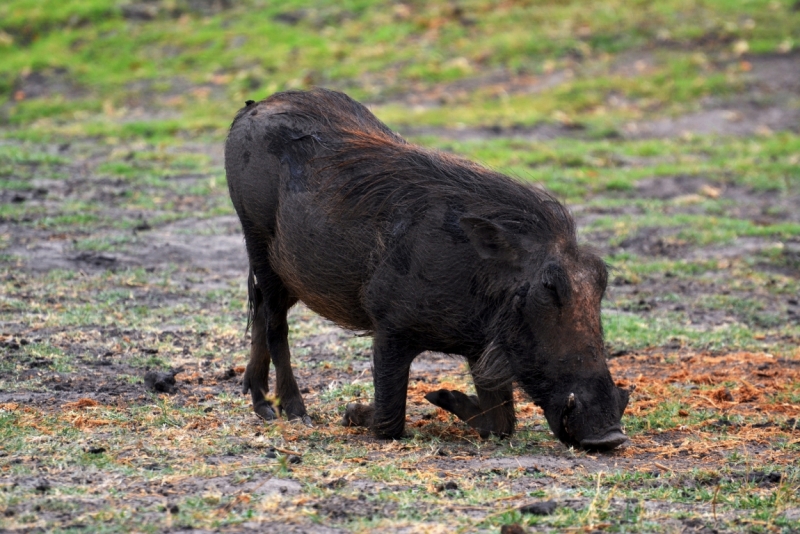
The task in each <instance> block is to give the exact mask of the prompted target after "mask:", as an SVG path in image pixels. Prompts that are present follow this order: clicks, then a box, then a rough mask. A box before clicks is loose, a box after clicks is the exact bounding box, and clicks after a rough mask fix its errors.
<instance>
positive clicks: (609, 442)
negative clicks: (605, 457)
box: [580, 426, 628, 451]
mask: <svg viewBox="0 0 800 534" xmlns="http://www.w3.org/2000/svg"><path fill="white" fill-rule="evenodd" d="M626 441H628V436H626V435H625V434H623V433H622V429H621V428H620V427H618V426H615V427H611V428H609V429H608V430H606V431H605V432H602V433H600V434H599V435H598V436H592V437H588V438H584V439H582V440H581V443H580V445H581V447H582V448H584V449H592V450H598V451H607V450H611V449H615V448H617V447H619V446H620V445H622V444H623V443H625V442H626Z"/></svg>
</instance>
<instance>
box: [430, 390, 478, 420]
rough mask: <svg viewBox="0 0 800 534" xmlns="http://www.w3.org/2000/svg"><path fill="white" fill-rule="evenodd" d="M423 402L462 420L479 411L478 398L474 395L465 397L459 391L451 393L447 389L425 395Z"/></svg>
mask: <svg viewBox="0 0 800 534" xmlns="http://www.w3.org/2000/svg"><path fill="white" fill-rule="evenodd" d="M425 400H426V401H428V402H430V403H431V404H433V405H435V406H438V407H439V408H441V409H442V410H447V411H448V412H450V413H453V414H455V415H457V416H458V417H460V418H461V419H464V420H467V419H469V417H470V416H471V415H474V414H473V413H471V412H473V411H479V410H480V408H479V406H478V397H476V396H475V395H465V394H464V393H461V392H460V391H451V390H449V389H440V390H438V391H431V392H430V393H428V394H427V395H425ZM468 422H469V421H468Z"/></svg>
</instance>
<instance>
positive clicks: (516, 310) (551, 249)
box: [461, 218, 628, 449]
mask: <svg viewBox="0 0 800 534" xmlns="http://www.w3.org/2000/svg"><path fill="white" fill-rule="evenodd" d="M461 225H462V228H464V230H465V232H466V233H467V235H468V236H469V237H470V240H471V241H472V243H473V245H474V246H475V247H476V248H477V249H478V252H479V253H480V255H481V256H482V257H483V258H484V259H491V260H493V262H492V264H493V269H494V270H495V271H496V274H495V275H494V276H495V278H494V282H493V283H494V284H497V285H498V286H499V287H502V286H504V290H503V293H504V294H505V295H506V298H505V302H504V304H503V306H502V308H503V309H502V311H501V312H500V313H499V314H498V318H497V320H496V322H495V324H494V335H495V336H496V337H495V339H496V340H497V344H498V345H500V347H499V348H501V351H502V353H504V354H505V357H506V358H507V359H508V362H507V366H506V368H507V369H508V368H510V371H511V372H510V373H509V374H510V375H513V379H514V380H516V381H517V382H518V383H519V384H520V385H521V386H522V388H523V389H524V390H525V392H526V393H528V395H530V396H531V398H532V399H533V400H534V402H536V404H537V405H539V406H541V407H542V408H543V409H544V413H545V417H546V418H547V421H548V423H549V424H550V428H551V429H552V430H553V432H554V433H555V435H556V436H557V437H558V439H560V440H561V441H563V442H564V443H566V444H569V445H576V446H580V447H583V448H586V449H612V448H614V447H617V446H618V445H620V444H622V443H623V442H625V441H626V440H627V438H626V436H625V434H623V432H622V428H621V425H620V420H621V417H622V413H623V412H624V411H625V407H626V406H627V405H628V392H627V391H625V390H622V389H620V388H618V387H617V386H616V385H615V384H614V381H613V380H612V379H611V374H610V373H609V371H608V366H607V365H606V359H605V350H604V343H603V328H602V325H601V319H600V302H601V300H602V298H603V294H604V293H605V289H606V284H607V281H608V272H607V269H606V265H605V263H604V262H603V261H602V260H601V259H600V258H599V257H598V256H597V255H596V254H595V253H593V252H592V251H590V250H587V249H585V248H582V247H578V246H577V245H576V244H575V241H574V239H564V240H561V241H556V242H555V243H554V242H552V241H550V242H549V243H546V244H542V243H541V241H533V240H531V239H529V238H527V237H526V236H525V234H522V233H520V232H517V233H512V232H511V231H509V230H508V229H507V228H504V227H503V226H502V225H500V224H497V223H495V222H493V221H489V220H486V219H479V218H465V219H462V222H461ZM497 356H499V355H497V353H496V352H495V357H497ZM492 365H496V362H495V363H494V364H487V365H486V368H487V369H488V368H491V367H492Z"/></svg>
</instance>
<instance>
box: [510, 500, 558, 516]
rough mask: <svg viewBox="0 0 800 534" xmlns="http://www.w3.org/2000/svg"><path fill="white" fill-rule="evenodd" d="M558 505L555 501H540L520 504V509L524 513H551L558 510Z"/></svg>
mask: <svg viewBox="0 0 800 534" xmlns="http://www.w3.org/2000/svg"><path fill="white" fill-rule="evenodd" d="M557 506H558V505H557V504H556V502H555V501H539V502H532V503H530V504H526V505H523V506H520V508H519V511H520V512H522V513H523V514H533V515H550V514H552V513H553V512H555V511H556V507H557Z"/></svg>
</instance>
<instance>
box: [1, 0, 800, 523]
mask: <svg viewBox="0 0 800 534" xmlns="http://www.w3.org/2000/svg"><path fill="white" fill-rule="evenodd" d="M296 4H297V5H296V6H295V5H294V4H292V6H290V7H291V9H289V8H286V9H281V10H276V9H277V8H267V7H264V6H263V5H261V4H259V3H258V2H246V3H244V4H243V7H242V6H234V5H233V3H230V2H227V1H210V0H209V1H205V0H203V1H200V0H197V1H187V2H172V3H170V2H159V1H153V2H129V3H125V4H121V3H114V2H99V1H98V2H84V3H80V2H65V3H63V7H62V8H60V9H51V10H43V11H42V10H39V8H37V7H36V5H35V3H31V2H27V1H26V0H13V1H12V2H11V3H10V4H8V6H11V7H8V6H6V7H0V20H3V19H4V20H5V22H0V51H2V50H6V52H5V53H7V57H8V58H9V59H8V61H7V62H5V63H4V65H1V66H0V96H2V99H0V127H2V130H0V433H1V434H0V435H2V441H0V510H2V512H3V513H2V516H0V529H3V530H9V531H20V532H23V531H25V532H27V531H81V530H85V531H92V532H94V531H132V530H135V531H154V532H157V531H196V532H206V531H209V532H210V531H231V532H234V531H235V532H248V531H256V530H258V531H264V530H268V529H272V530H273V531H278V532H309V533H328V532H372V531H387V532H388V531H391V532H452V531H459V532H497V531H499V530H500V529H501V527H503V526H504V525H512V524H518V525H521V526H522V528H524V529H527V530H528V531H539V530H543V531H563V530H566V529H569V530H580V531H586V532H590V531H595V530H607V531H616V532H623V531H629V532H642V531H648V532H649V531H652V532H713V531H735V532H751V531H755V532H794V531H798V530H799V529H800V499H798V492H800V465H798V452H799V451H800V423H798V419H800V348H798V347H800V211H798V209H797V206H798V205H800V171H798V169H799V168H800V128H799V127H798V124H800V100H798V94H800V54H798V53H797V52H795V51H793V48H794V43H795V41H796V40H798V39H800V35H798V34H797V29H796V28H798V27H800V20H798V17H800V15H798V12H800V8H799V7H798V6H796V5H795V4H794V3H792V2H743V3H742V5H741V6H739V8H738V10H737V9H731V8H730V5H731V4H729V3H727V2H722V1H719V2H707V3H697V2H688V1H687V2H678V1H670V2H663V3H662V7H661V9H660V10H659V9H655V8H653V7H649V8H645V7H643V6H640V8H639V9H631V10H630V12H628V11H626V12H625V13H624V14H622V15H619V14H613V13H617V12H616V11H614V7H615V5H616V4H615V2H612V1H610V0H607V1H604V2H596V3H594V6H595V7H592V8H591V9H593V10H594V11H592V12H591V13H588V14H587V13H584V11H585V10H586V9H589V8H587V7H586V6H585V5H582V4H581V3H580V2H550V3H543V5H541V6H539V7H540V10H538V11H537V10H532V9H531V8H530V6H527V7H526V6H524V5H522V4H517V3H514V2H509V3H502V4H498V5H494V4H490V3H484V2H477V1H476V2H470V3H467V4H465V7H461V8H460V7H458V6H456V4H431V5H430V6H427V5H426V6H423V5H422V4H420V5H417V4H414V3H413V2H412V3H396V4H391V5H383V4H380V3H368V2H363V3H354V4H353V5H349V4H348V5H347V6H346V7H344V8H340V7H338V6H336V5H330V6H328V7H324V8H323V7H315V6H313V5H311V4H304V3H303V2H297V3H296ZM4 9H5V11H3V10H4ZM252 10H262V11H260V12H261V13H263V14H264V17H263V18H264V22H263V27H262V26H258V27H257V28H250V27H249V26H248V20H249V19H248V13H249V12H252ZM701 15H702V16H701ZM521 17H522V18H525V17H530V20H528V19H527V18H525V20H527V21H528V22H529V23H530V24H533V25H534V26H535V27H536V28H539V31H540V35H541V38H540V39H539V40H536V41H531V42H529V43H528V44H525V45H521V44H519V43H522V42H527V41H524V40H521V39H523V38H522V37H519V36H520V35H522V34H523V33H524V32H522V30H520V24H521V23H520V22H519V20H518V19H520V18H521ZM615 17H616V18H615ZM548 20H558V21H560V22H559V24H553V25H548V23H547V21H548ZM253 24H255V22H253ZM259 24H261V23H259ZM55 27H64V28H67V29H65V30H64V31H63V32H56V31H53V30H52V28H55ZM175 27H178V28H184V30H181V31H176V32H173V33H170V31H171V29H173V28H175ZM365 28H371V29H374V31H372V32H365ZM521 32H522V33H521ZM264 35H274V36H278V37H276V39H278V40H277V41H275V42H276V43H278V45H276V46H277V48H278V50H276V48H275V47H272V48H269V47H260V48H259V47H256V48H257V49H258V50H256V51H254V50H253V46H250V45H253V44H264V43H272V41H269V39H270V38H269V37H264ZM218 36H223V37H220V39H222V41H224V43H225V45H224V46H222V47H218V46H217V44H215V43H217V41H216V40H215V39H217V37H218ZM504 36H506V37H504ZM123 37H124V38H127V39H130V40H131V42H133V43H138V44H137V46H136V47H131V49H130V50H127V49H126V51H125V54H122V53H117V54H116V55H115V54H113V53H112V52H113V51H114V50H117V51H119V50H120V47H123V46H124V45H125V43H126V42H127V41H125V39H123ZM318 38H319V39H318ZM206 39H207V40H206ZM265 40H266V41H265ZM248 43H249V44H248ZM286 43H290V44H288V45H286V46H285V49H281V47H282V46H284V44H286ZM476 43H479V44H476ZM2 47H5V49H4V48H2ZM63 50H66V52H62V51H63ZM211 52H214V54H216V56H214V55H210V54H211ZM62 53H64V54H65V55H64V56H63V57H62V56H61V55H59V54H62ZM281 54H283V56H286V54H289V56H290V57H294V61H291V62H282V61H281V60H280V58H281V57H283V56H281ZM117 56H118V57H117ZM75 57H79V59H78V60H76V61H75V62H74V63H72V62H70V61H71V59H70V58H75ZM275 58H278V59H275ZM332 58H338V59H337V60H335V61H334V60H333V59H332ZM421 58H424V59H421ZM212 59H213V61H212ZM256 59H257V61H256ZM332 65H335V66H332ZM267 80H271V81H267ZM312 84H324V85H327V86H331V87H334V88H339V89H342V90H346V91H348V92H349V93H351V94H353V95H354V96H356V97H358V98H359V99H361V100H362V101H364V102H366V103H368V104H369V105H370V107H371V109H372V110H373V111H374V112H375V113H376V114H377V115H378V116H379V117H380V118H382V119H383V120H385V121H387V122H388V123H389V124H390V126H392V127H393V128H395V129H396V130H398V131H399V132H401V133H402V134H403V135H404V136H406V137H408V138H409V139H410V140H412V141H414V142H418V143H420V144H424V145H427V146H431V147H434V148H438V149H441V150H447V151H452V152H456V153H459V154H462V155H464V156H466V157H469V158H471V159H474V160H477V161H480V162H482V163H483V164H485V165H487V166H490V167H492V168H495V169H498V170H500V171H503V172H506V173H508V174H510V175H512V176H514V177H516V178H518V179H521V180H525V181H530V182H531V183H538V184H542V185H544V186H545V187H547V188H548V189H550V190H551V191H553V192H554V193H556V194H557V195H558V196H559V198H561V199H562V200H564V201H565V203H566V204H567V205H568V206H569V207H570V209H571V211H572V212H573V214H574V216H575V218H576V221H577V224H578V227H579V233H580V239H581V241H582V242H585V243H589V244H591V245H592V246H594V247H595V248H596V249H597V250H598V251H599V252H600V254H601V255H602V256H603V258H604V259H605V260H606V261H607V263H608V264H609V266H610V268H611V283H610V287H609V291H608V294H607V297H606V300H605V302H604V306H603V320H604V326H605V330H606V346H607V349H608V356H609V366H610V368H611V372H612V376H613V377H614V378H615V380H616V381H617V382H618V384H619V385H621V386H625V387H630V386H636V390H635V392H634V393H633V394H632V396H631V403H630V405H629V407H628V410H627V412H626V414H625V416H624V418H623V423H624V425H625V430H626V432H627V434H628V435H629V436H630V438H631V440H630V442H629V443H628V444H627V445H626V446H625V447H623V448H621V449H618V450H616V451H613V452H610V453H604V454H597V453H589V452H585V451H580V450H575V449H571V448H567V447H565V446H564V445H562V444H560V443H559V442H558V441H557V440H555V438H554V437H553V435H552V434H551V433H550V431H549V429H548V427H547V423H546V421H545V420H544V417H543V415H542V413H541V411H540V410H539V409H538V408H537V407H535V406H533V405H532V404H531V403H530V402H528V401H527V400H526V399H525V397H524V396H523V395H522V394H521V393H520V394H519V395H518V417H519V426H518V430H517V433H516V434H515V435H514V436H513V437H511V438H508V439H504V440H500V439H494V438H493V439H488V440H482V439H480V438H479V437H478V436H477V434H476V433H475V432H474V431H472V430H471V429H469V428H468V427H467V426H466V425H464V424H463V423H461V422H459V421H457V420H455V418H453V417H452V416H450V415H448V414H446V413H444V412H442V411H440V410H438V409H436V408H435V407H433V406H432V405H430V404H428V403H426V401H425V400H424V395H425V393H426V392H428V391H431V390H436V389H439V388H442V387H447V388H453V389H460V390H463V391H466V390H468V389H470V387H471V385H470V381H469V379H468V376H467V373H466V368H465V366H464V364H463V362H461V360H459V359H458V358H457V357H453V356H448V355H442V354H434V353H426V354H424V355H423V356H421V357H420V358H418V359H417V361H416V362H415V363H414V366H413V367H412V375H411V385H410V388H409V411H408V412H409V413H408V424H407V428H408V432H407V434H408V435H407V437H405V438H404V439H402V440H396V441H380V440H376V439H374V438H372V437H371V436H370V435H369V433H368V432H366V431H364V430H362V429H352V428H344V427H342V426H340V425H339V421H340V419H341V415H342V413H343V410H344V407H345V405H346V404H347V403H348V402H353V401H361V402H363V401H365V400H369V398H370V397H371V395H372V384H371V371H370V358H371V344H370V339H369V338H368V337H365V336H362V335H359V333H357V332H348V331H345V330H342V329H340V328H338V327H337V326H335V325H333V324H332V323H330V322H328V321H326V320H325V319H323V318H320V317H318V316H317V315H315V314H313V313H312V312H310V311H309V310H308V309H307V308H305V307H303V306H302V305H298V306H297V307H295V308H294V309H293V310H292V312H291V316H290V329H291V332H290V341H291V345H292V352H293V360H294V365H295V373H296V375H297V378H298V382H299V384H300V387H301V390H302V391H303V394H304V398H305V400H306V404H307V406H308V409H309V412H310V413H311V415H312V418H313V420H314V426H313V427H306V426H303V425H302V424H296V423H290V422H286V421H283V420H279V421H276V422H272V423H265V422H264V421H262V420H260V419H259V418H258V417H257V416H256V415H255V414H253V413H252V411H251V410H250V406H249V400H248V398H247V397H245V396H243V395H242V394H241V379H242V373H243V370H244V366H245V365H246V359H247V351H248V346H249V338H248V337H247V334H246V333H245V325H246V311H247V310H246V279H245V276H246V266H247V258H246V255H245V251H244V246H243V239H242V234H241V229H240V227H239V223H238V220H237V218H236V216H235V214H234V213H233V209H232V207H231V205H230V201H229V199H228V196H227V187H226V184H225V177H224V171H223V161H222V160H223V154H222V143H223V139H224V134H225V129H226V127H227V125H228V124H229V122H230V120H231V118H232V116H233V114H234V113H235V111H236V109H237V108H238V107H239V106H240V105H242V104H243V102H244V100H246V99H247V98H262V97H264V96H266V95H267V94H269V93H270V92H271V91H274V90H277V89H285V88H291V87H307V86H310V85H312ZM3 99H4V100H3ZM151 371H157V372H168V371H169V372H171V373H172V374H174V378H175V382H176V385H175V388H174V390H172V391H170V392H154V391H150V390H148V388H147V387H146V386H145V374H146V373H148V372H151ZM542 501H553V502H554V503H555V508H554V509H553V510H548V511H550V512H551V513H549V514H547V515H536V514H528V513H522V512H521V511H520V507H522V506H524V505H528V504H535V503H540V502H542ZM544 508H547V507H546V506H544ZM506 528H508V527H506Z"/></svg>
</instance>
